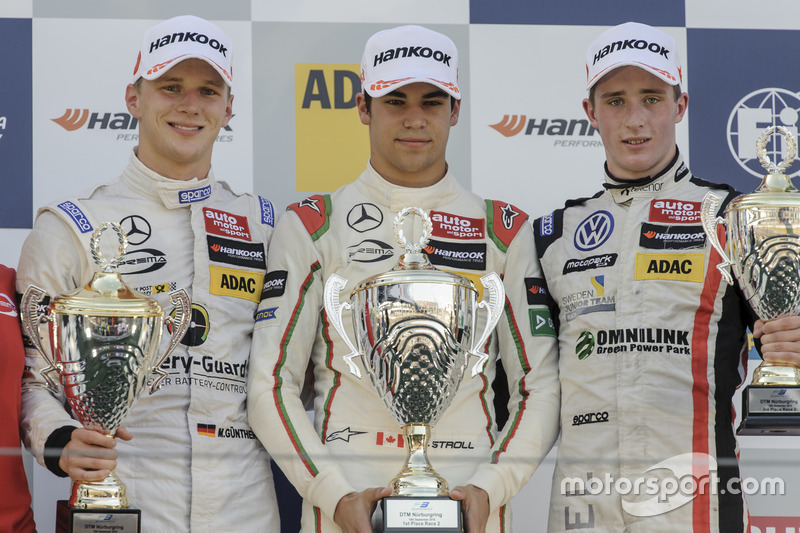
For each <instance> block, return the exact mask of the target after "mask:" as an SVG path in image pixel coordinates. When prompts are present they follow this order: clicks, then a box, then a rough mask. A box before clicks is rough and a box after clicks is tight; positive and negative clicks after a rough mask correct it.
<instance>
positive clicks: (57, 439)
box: [44, 426, 78, 477]
mask: <svg viewBox="0 0 800 533" xmlns="http://www.w3.org/2000/svg"><path fill="white" fill-rule="evenodd" d="M76 429H78V428H76V427H75V426H62V427H60V428H58V429H57V430H55V431H53V432H52V433H51V434H50V436H49V437H47V442H45V443H44V465H45V466H46V467H47V469H48V470H49V471H51V472H52V473H54V474H55V475H57V476H58V477H67V476H68V475H69V474H67V473H66V472H64V471H63V470H61V467H60V466H58V461H59V460H60V459H61V453H62V452H63V451H64V447H65V446H66V445H67V444H69V441H70V439H72V432H73V431H75V430H76Z"/></svg>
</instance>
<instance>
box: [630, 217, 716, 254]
mask: <svg viewBox="0 0 800 533" xmlns="http://www.w3.org/2000/svg"><path fill="white" fill-rule="evenodd" d="M705 245H706V232H705V231H703V227H702V226H659V225H656V224H648V223H647V222H644V223H642V231H641V234H640V235H639V246H641V247H642V248H648V249H650V250H683V249H686V248H703V247H704V246H705Z"/></svg>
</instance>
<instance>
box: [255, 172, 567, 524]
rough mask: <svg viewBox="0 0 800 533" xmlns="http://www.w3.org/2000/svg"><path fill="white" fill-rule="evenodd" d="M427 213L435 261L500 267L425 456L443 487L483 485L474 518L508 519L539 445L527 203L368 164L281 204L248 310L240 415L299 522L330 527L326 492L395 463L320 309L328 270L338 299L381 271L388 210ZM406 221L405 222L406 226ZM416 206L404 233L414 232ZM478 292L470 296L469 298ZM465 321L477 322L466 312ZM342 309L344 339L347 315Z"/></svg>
mask: <svg viewBox="0 0 800 533" xmlns="http://www.w3.org/2000/svg"><path fill="white" fill-rule="evenodd" d="M408 206H417V207H421V208H422V209H424V210H426V211H427V212H429V213H430V215H431V218H432V221H433V235H432V237H431V240H430V242H429V243H428V247H427V249H426V250H427V253H428V255H429V257H430V259H431V262H432V263H433V264H434V265H436V266H437V267H439V268H443V269H445V270H450V271H454V272H457V273H459V274H461V275H464V276H465V277H468V278H469V279H471V280H472V281H473V282H475V284H476V287H479V288H480V289H482V286H481V285H480V281H479V277H480V276H482V275H483V274H485V273H487V272H491V271H495V272H497V273H498V274H499V275H501V276H504V278H505V287H506V293H507V294H506V305H505V310H504V313H503V316H502V317H501V319H500V322H499V323H498V326H497V327H496V329H495V332H494V333H493V334H492V337H491V339H490V343H491V346H490V348H489V354H490V357H489V362H488V364H487V365H486V367H485V369H484V371H483V372H482V373H481V374H480V375H478V376H476V377H474V378H471V377H470V376H471V373H470V370H469V368H471V366H472V362H471V364H470V367H469V368H468V370H467V373H466V374H465V376H464V379H463V381H462V382H461V386H460V388H459V390H458V393H457V394H456V396H455V398H454V400H453V402H452V404H451V405H450V407H449V409H448V410H447V411H446V412H445V414H444V415H443V416H442V418H441V420H440V421H439V422H438V423H437V424H436V426H435V427H434V428H433V431H432V437H431V444H430V446H429V457H430V461H431V464H432V465H433V467H434V469H436V470H437V471H438V472H439V473H440V474H441V475H442V476H443V477H444V478H445V479H446V480H447V481H448V483H449V484H450V487H451V488H452V487H453V486H456V485H462V484H468V483H472V484H474V485H476V486H478V487H481V488H482V489H484V490H486V492H487V493H488V494H489V501H490V506H491V515H490V523H489V528H488V531H493V532H498V531H509V530H510V526H511V523H510V506H508V505H507V503H508V502H509V500H510V499H511V498H512V497H513V496H514V494H515V493H516V492H517V490H518V489H519V488H520V487H522V485H524V483H525V482H526V481H527V480H528V478H529V477H530V475H531V474H532V472H533V471H534V469H535V468H536V466H537V465H538V464H539V462H540V461H541V460H542V458H543V457H544V456H545V455H546V454H547V452H548V451H549V450H550V448H551V446H552V444H553V442H554V440H555V438H556V435H557V432H558V405H559V393H558V375H557V358H556V354H555V351H554V350H555V337H554V333H555V332H554V330H553V328H552V321H551V320H550V317H549V311H548V309H547V307H546V306H544V305H539V306H531V305H529V303H528V297H527V296H526V290H525V289H526V286H525V284H526V281H528V280H530V279H533V278H535V277H536V276H539V272H538V271H537V269H536V266H535V265H534V262H533V261H530V259H529V258H530V257H532V254H533V253H534V251H533V238H532V234H531V228H530V224H528V223H527V215H525V214H524V213H523V212H521V211H520V210H519V209H517V208H515V207H513V206H512V205H510V204H507V203H503V202H496V201H486V202H484V201H483V200H481V199H479V198H478V197H476V196H475V195H473V194H472V193H470V192H468V191H466V190H465V189H464V188H463V187H461V186H460V185H459V184H458V182H457V181H456V180H455V178H454V177H453V176H452V175H451V174H450V173H447V174H446V175H445V176H444V177H443V178H442V180H440V181H439V182H438V183H436V184H435V185H432V186H430V187H426V188H406V187H400V186H396V185H392V184H390V183H388V182H387V181H385V180H384V179H383V178H382V177H381V176H380V175H379V174H378V173H377V172H375V170H374V169H373V168H372V167H371V166H368V167H367V169H366V170H365V171H364V172H363V173H362V174H361V176H360V177H359V178H358V179H357V180H356V181H355V182H353V183H352V184H349V185H347V186H344V187H342V188H341V189H339V190H338V191H336V192H335V193H334V194H333V195H332V196H329V195H316V196H311V197H309V198H307V199H305V200H303V201H301V202H299V203H297V204H293V205H291V206H289V208H288V209H287V212H286V214H284V216H283V217H282V218H281V220H280V222H279V224H278V227H277V228H276V231H275V235H274V239H273V241H272V243H273V244H272V248H271V251H270V257H269V269H268V270H269V274H267V281H266V282H265V287H266V288H265V299H264V300H263V301H262V303H261V305H260V307H259V312H258V315H257V317H256V326H255V329H254V334H253V335H254V337H253V359H252V363H251V364H252V367H251V373H250V378H249V384H250V387H249V390H250V395H249V396H248V412H249V416H250V424H251V426H252V427H253V429H254V430H255V432H256V434H257V435H258V436H259V438H260V439H261V440H262V441H263V442H264V443H265V445H266V446H267V447H268V448H269V449H270V453H271V454H272V455H273V458H274V459H275V460H276V462H277V463H278V464H279V465H280V467H281V468H282V469H283V471H284V473H285V474H286V476H287V477H288V478H289V480H290V481H291V482H292V483H293V484H294V486H295V487H296V488H297V490H298V492H299V493H300V495H301V496H302V497H303V499H304V501H303V518H302V525H303V531H307V532H312V531H314V532H323V531H324V532H337V531H340V529H339V527H338V526H337V525H336V524H335V523H334V522H333V516H334V512H335V509H336V505H337V503H338V502H339V499H340V498H342V497H343V496H345V495H346V494H348V493H350V492H353V491H362V490H364V489H366V488H369V487H381V486H386V485H387V484H388V483H389V481H390V480H391V479H392V477H393V476H394V475H396V474H397V472H398V471H399V470H400V468H401V467H402V466H403V464H405V459H406V450H405V447H404V441H403V438H402V431H401V428H400V427H399V426H398V425H397V423H396V422H394V420H393V419H392V418H391V416H390V414H389V412H388V411H387V409H386V408H385V407H384V405H383V402H381V401H380V399H379V397H378V394H377V391H376V390H375V389H374V388H373V386H372V384H371V382H370V380H369V378H368V377H367V375H366V373H365V372H364V371H363V370H362V375H363V376H364V377H363V379H358V378H357V377H355V376H353V375H351V373H350V371H349V370H348V367H347V365H346V364H345V361H344V360H343V356H344V355H346V354H347V353H349V350H348V349H347V346H346V345H345V343H344V341H343V340H342V339H341V338H340V337H339V335H338V334H337V333H336V332H335V330H333V328H332V327H331V324H330V322H329V319H328V317H327V315H326V313H325V311H324V309H323V300H322V297H323V287H324V284H325V282H326V280H327V279H328V278H329V276H330V275H331V274H334V273H337V274H339V275H341V276H343V277H345V278H347V280H348V282H347V285H346V287H345V289H344V290H343V291H342V293H341V295H342V296H341V297H342V298H343V299H345V300H347V299H349V296H348V295H349V294H350V292H351V291H352V289H353V288H354V287H355V285H357V284H358V283H359V282H360V281H362V280H363V279H365V278H367V277H370V276H373V275H376V274H379V273H383V272H386V271H388V270H390V269H391V268H392V267H393V266H394V265H395V264H396V262H397V259H398V258H399V254H400V253H402V251H401V250H400V248H399V245H398V244H393V243H395V238H394V236H393V219H394V217H395V216H396V214H397V213H398V212H399V211H400V210H401V209H402V208H404V207H408ZM412 225H413V229H409V227H411V226H412ZM421 227H422V226H421V222H420V219H419V218H417V217H409V219H407V220H406V224H405V229H404V231H405V234H406V235H407V236H408V240H409V241H413V242H416V239H417V238H418V237H419V235H420V234H421V232H422V229H421ZM480 297H481V296H479V298H480ZM478 314H479V323H478V326H477V329H476V331H477V332H481V331H483V324H484V322H485V314H484V313H483V312H479V313H478ZM343 322H344V326H345V328H346V330H347V331H348V334H349V335H350V338H351V339H355V336H354V333H353V329H352V320H351V318H350V315H349V313H347V312H345V313H344V316H343ZM498 353H499V355H500V357H501V358H502V362H503V365H504V367H505V369H506V372H507V375H508V386H509V389H510V391H511V398H510V400H509V404H508V405H509V411H510V416H509V421H508V422H507V423H506V424H505V426H504V427H503V428H502V430H500V431H499V432H498V431H497V428H496V423H495V419H494V417H495V413H494V408H493V405H492V404H493V391H492V388H491V384H492V380H493V379H494V376H495V371H496V358H497V354H498ZM309 362H310V363H311V364H312V365H313V371H314V425H313V426H312V423H311V422H310V421H309V418H308V415H307V413H306V411H305V409H304V407H303V403H302V402H301V390H302V388H303V384H304V377H305V375H306V368H307V367H308V365H309Z"/></svg>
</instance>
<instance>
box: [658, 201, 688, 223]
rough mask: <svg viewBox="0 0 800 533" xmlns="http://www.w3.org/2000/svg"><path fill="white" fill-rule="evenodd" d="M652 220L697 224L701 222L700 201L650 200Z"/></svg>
mask: <svg viewBox="0 0 800 533" xmlns="http://www.w3.org/2000/svg"><path fill="white" fill-rule="evenodd" d="M650 222H665V223H667V224H669V223H679V224H680V223H684V224H696V223H698V222H700V202H685V201H683V200H653V201H652V202H650Z"/></svg>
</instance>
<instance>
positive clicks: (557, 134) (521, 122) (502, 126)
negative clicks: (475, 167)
mask: <svg viewBox="0 0 800 533" xmlns="http://www.w3.org/2000/svg"><path fill="white" fill-rule="evenodd" d="M489 127H490V128H492V129H493V130H495V131H496V132H498V133H499V134H501V135H503V136H504V137H514V136H515V135H518V134H520V133H522V134H523V135H535V136H536V137H538V138H542V137H546V138H548V139H550V138H552V139H553V146H558V147H560V148H582V147H597V146H603V141H601V140H600V139H599V138H595V133H597V129H596V128H595V127H594V126H592V125H591V124H590V123H589V121H588V120H587V119H585V118H584V119H574V118H573V119H565V118H528V115H503V118H501V119H500V121H499V122H497V123H495V124H489ZM523 131H524V133H523Z"/></svg>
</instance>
